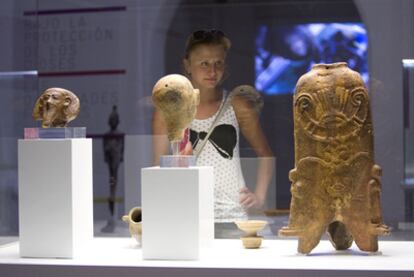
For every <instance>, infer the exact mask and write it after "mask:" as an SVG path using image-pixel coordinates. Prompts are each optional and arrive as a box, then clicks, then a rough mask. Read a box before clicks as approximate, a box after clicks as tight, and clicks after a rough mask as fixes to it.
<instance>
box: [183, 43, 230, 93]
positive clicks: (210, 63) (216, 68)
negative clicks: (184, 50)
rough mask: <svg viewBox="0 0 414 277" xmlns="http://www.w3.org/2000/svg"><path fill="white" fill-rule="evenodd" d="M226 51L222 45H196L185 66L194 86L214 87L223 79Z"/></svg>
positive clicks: (200, 87) (202, 87)
mask: <svg viewBox="0 0 414 277" xmlns="http://www.w3.org/2000/svg"><path fill="white" fill-rule="evenodd" d="M225 59H226V52H225V51H224V49H223V47H222V46H221V45H216V44H201V45H198V46H196V47H195V48H194V49H193V50H192V51H191V53H190V55H189V57H188V59H185V60H184V66H185V70H186V71H187V73H189V75H190V78H191V81H192V83H193V86H194V87H195V88H198V89H200V90H203V89H213V88H215V87H216V86H217V85H218V84H219V83H220V81H221V79H222V78H223V75H224V70H225V67H226V65H225Z"/></svg>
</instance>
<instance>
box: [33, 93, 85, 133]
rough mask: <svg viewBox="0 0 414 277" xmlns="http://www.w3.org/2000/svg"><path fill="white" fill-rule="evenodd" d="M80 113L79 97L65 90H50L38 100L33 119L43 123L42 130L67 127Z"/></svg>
mask: <svg viewBox="0 0 414 277" xmlns="http://www.w3.org/2000/svg"><path fill="white" fill-rule="evenodd" d="M79 111H80V102H79V99H78V97H77V96H76V95H75V94H74V93H73V92H71V91H69V90H66V89H63V88H49V89H47V90H45V91H44V92H43V93H42V95H40V97H39V98H38V99H37V101H36V104H35V106H34V109H33V115H32V116H33V119H35V120H41V121H42V128H50V127H67V124H68V123H69V122H70V121H72V120H74V119H75V118H76V117H77V116H78V114H79Z"/></svg>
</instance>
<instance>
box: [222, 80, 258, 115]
mask: <svg viewBox="0 0 414 277" xmlns="http://www.w3.org/2000/svg"><path fill="white" fill-rule="evenodd" d="M230 96H231V98H232V101H237V100H238V99H239V98H240V99H243V101H246V102H247V103H248V104H249V105H250V107H251V108H253V110H254V111H256V112H257V113H260V111H261V109H262V108H263V98H262V96H261V95H260V93H259V92H257V90H256V89H255V88H254V87H252V86H249V85H240V86H237V87H235V88H234V89H233V90H232V91H231V92H230Z"/></svg>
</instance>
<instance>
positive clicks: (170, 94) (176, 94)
mask: <svg viewBox="0 0 414 277" xmlns="http://www.w3.org/2000/svg"><path fill="white" fill-rule="evenodd" d="M152 100H153V102H154V104H155V107H156V108H157V109H159V110H160V112H161V114H162V115H163V118H164V120H165V123H166V125H167V135H168V139H169V140H170V141H181V140H182V139H183V137H184V131H185V129H186V128H187V127H188V126H189V125H190V123H191V121H193V119H194V116H195V113H196V109H197V106H198V104H199V102H200V95H199V91H198V89H194V88H193V85H192V84H191V82H190V80H188V79H187V78H186V77H185V76H183V75H179V74H171V75H167V76H165V77H163V78H161V79H160V80H158V82H157V83H156V84H155V86H154V88H153V90H152Z"/></svg>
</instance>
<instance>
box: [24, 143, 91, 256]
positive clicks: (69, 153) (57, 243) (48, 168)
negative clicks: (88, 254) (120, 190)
mask: <svg viewBox="0 0 414 277" xmlns="http://www.w3.org/2000/svg"><path fill="white" fill-rule="evenodd" d="M18 166H19V232H20V234H19V236H20V256H22V257H57V258H71V257H74V256H76V254H77V252H79V251H81V249H82V247H84V246H85V245H86V244H87V243H88V242H89V241H90V240H91V239H92V238H93V199H92V197H93V196H92V141H91V139H37V140H19V144H18Z"/></svg>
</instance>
